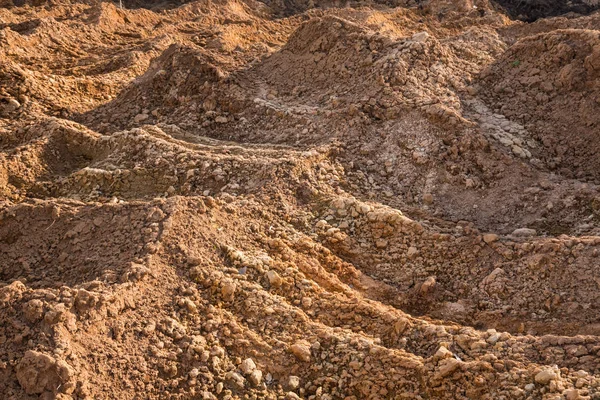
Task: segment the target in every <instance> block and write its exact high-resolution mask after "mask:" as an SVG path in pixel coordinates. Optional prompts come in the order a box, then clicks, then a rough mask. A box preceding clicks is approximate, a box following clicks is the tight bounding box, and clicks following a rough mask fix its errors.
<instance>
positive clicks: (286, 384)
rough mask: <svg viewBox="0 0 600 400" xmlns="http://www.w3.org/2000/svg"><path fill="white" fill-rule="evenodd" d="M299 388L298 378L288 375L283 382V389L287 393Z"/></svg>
mask: <svg viewBox="0 0 600 400" xmlns="http://www.w3.org/2000/svg"><path fill="white" fill-rule="evenodd" d="M299 387H300V378H299V377H297V376H295V375H290V376H288V377H287V379H285V380H284V381H283V388H284V389H285V390H287V391H293V390H296V389H298V388H299Z"/></svg>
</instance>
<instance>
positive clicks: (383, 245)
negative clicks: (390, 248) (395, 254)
mask: <svg viewBox="0 0 600 400" xmlns="http://www.w3.org/2000/svg"><path fill="white" fill-rule="evenodd" d="M387 245H388V241H387V240H385V239H377V240H376V241H375V247H377V248H378V249H385V248H386V247H387Z"/></svg>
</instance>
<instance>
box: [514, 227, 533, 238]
mask: <svg viewBox="0 0 600 400" xmlns="http://www.w3.org/2000/svg"><path fill="white" fill-rule="evenodd" d="M512 235H513V236H516V237H531V236H535V235H537V232H536V230H535V229H530V228H518V229H515V230H514V231H513V233H512Z"/></svg>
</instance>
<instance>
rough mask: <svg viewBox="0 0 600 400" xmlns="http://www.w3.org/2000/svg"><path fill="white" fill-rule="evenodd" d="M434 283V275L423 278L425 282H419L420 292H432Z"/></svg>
mask: <svg viewBox="0 0 600 400" xmlns="http://www.w3.org/2000/svg"><path fill="white" fill-rule="evenodd" d="M435 283H436V282H435V277H433V276H430V277H429V278H427V279H425V282H423V283H422V284H421V288H420V292H421V294H428V293H430V292H432V291H433V289H434V287H435Z"/></svg>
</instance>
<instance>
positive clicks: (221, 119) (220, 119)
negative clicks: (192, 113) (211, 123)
mask: <svg viewBox="0 0 600 400" xmlns="http://www.w3.org/2000/svg"><path fill="white" fill-rule="evenodd" d="M215 122H216V123H217V124H226V123H227V117H223V116H218V117H217V118H215Z"/></svg>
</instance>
